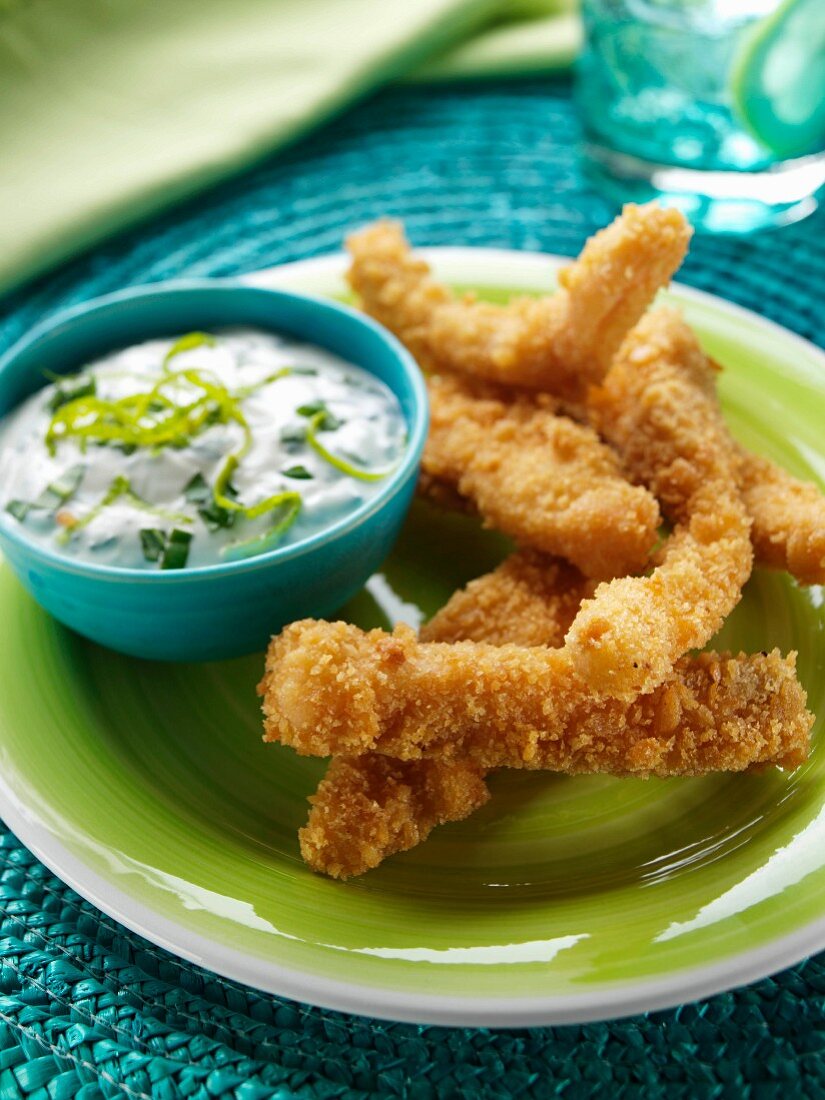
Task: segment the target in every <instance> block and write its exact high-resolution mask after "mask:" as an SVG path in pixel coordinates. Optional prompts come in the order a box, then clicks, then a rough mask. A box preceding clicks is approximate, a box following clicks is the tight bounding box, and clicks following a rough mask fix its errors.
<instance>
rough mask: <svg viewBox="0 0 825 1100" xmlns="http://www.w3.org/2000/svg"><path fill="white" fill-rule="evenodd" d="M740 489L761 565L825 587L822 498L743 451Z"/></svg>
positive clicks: (813, 488)
mask: <svg viewBox="0 0 825 1100" xmlns="http://www.w3.org/2000/svg"><path fill="white" fill-rule="evenodd" d="M741 457H742V465H741V477H742V491H743V494H744V497H745V504H746V506H747V509H748V511H749V512H750V514H751V516H752V517H753V529H752V532H751V538H752V540H753V547H754V550H755V552H756V558H757V561H758V562H759V564H760V565H768V566H771V567H772V568H774V569H787V570H788V572H789V573H791V574H793V576H794V577H796V579H797V580H798V581H800V582H801V583H802V584H825V496H823V495H822V493H821V492H820V490H819V489H818V488H817V486H816V485H813V484H811V483H810V482H807V481H800V480H799V479H798V478H795V477H793V476H792V475H791V474H789V473H788V472H787V471H786V470H783V469H782V468H781V467H780V466H777V465H775V463H773V462H770V461H769V460H768V459H766V458H758V457H757V456H756V455H752V454H749V453H748V452H747V451H744V450H743V451H742V452H741Z"/></svg>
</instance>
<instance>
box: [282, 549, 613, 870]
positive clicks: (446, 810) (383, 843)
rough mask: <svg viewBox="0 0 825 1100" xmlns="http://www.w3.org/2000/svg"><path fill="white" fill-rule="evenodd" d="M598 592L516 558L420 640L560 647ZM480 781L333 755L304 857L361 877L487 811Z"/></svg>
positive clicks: (456, 771)
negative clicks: (586, 600) (441, 828)
mask: <svg viewBox="0 0 825 1100" xmlns="http://www.w3.org/2000/svg"><path fill="white" fill-rule="evenodd" d="M592 587H593V582H592V581H587V580H585V579H584V578H583V577H582V576H581V574H580V573H578V572H577V571H576V570H575V569H574V568H573V567H572V566H571V565H568V564H567V563H566V562H557V561H553V560H552V559H548V558H544V557H542V555H541V554H537V553H535V552H532V551H522V552H519V553H515V554H512V555H511V556H510V557H509V558H507V559H506V560H505V561H504V562H502V564H501V565H500V566H499V567H498V568H497V569H495V570H493V572H492V573H487V574H486V575H485V576H483V577H479V578H477V579H476V580H474V581H470V583H469V584H468V585H467V587H466V588H464V589H461V590H460V591H458V592H456V593H455V594H454V595H453V596H452V597H451V598H450V600H449V601H448V603H447V604H446V605H445V607H443V608H442V609H441V610H440V611H439V612H437V613H436V615H435V616H434V617H433V618H432V619H431V620H430V621H429V623H427V624H426V625H425V626H424V627H423V628H422V630H421V632H420V637H421V638H422V639H424V640H429V641H442V642H449V641H454V640H458V639H460V638H462V637H463V638H468V639H476V640H478V641H488V642H492V643H504V642H515V643H517V644H519V645H560V644H561V641H562V639H563V638H564V633H565V631H566V630H567V627H568V626H569V625H570V623H571V621H572V619H573V616H574V615H575V614H576V609H577V608H578V606H579V603H580V602H581V600H582V598H583V596H584V595H586V594H587V593H589V592H590V591H591V590H592ZM484 775H485V769H482V768H479V767H478V766H477V765H476V764H473V763H472V761H461V760H458V761H442V760H412V761H398V760H393V759H392V758H391V757H388V756H382V755H381V754H379V753H365V754H364V755H362V756H353V757H333V759H332V762H331V763H330V766H329V769H328V770H327V774H326V776H325V778H324V779H323V780H322V782H321V784H320V786H319V787H318V790H317V792H316V793H315V794H314V795H313V796H312V797H311V799H310V802H311V803H312V809H311V810H310V814H309V820H308V821H307V823H306V825H305V826H304V828H303V829H301V831H300V832H299V834H298V838H299V841H300V844H301V855H302V856H303V857H304V860H305V862H306V863H307V864H308V865H309V866H310V867H312V869H313V870H315V871H321V872H323V873H324V874H328V875H332V876H333V877H335V878H349V877H351V876H352V875H360V874H363V873H364V872H365V871H369V870H371V869H372V868H373V867H377V866H378V864H379V863H381V862H382V861H383V860H384V859H386V858H387V856H390V855H393V854H394V853H395V852H402V851H407V849H409V848H413V847H414V846H415V845H416V844H420V843H421V842H422V841H423V840H425V839H426V838H427V837H428V836H429V834H430V832H431V831H432V829H433V828H434V827H435V826H436V825H441V824H444V823H445V822H447V821H460V820H462V819H463V818H465V817H467V816H469V814H471V813H472V812H473V811H474V810H476V809H478V808H479V807H480V806H483V805H484V803H485V802H486V801H487V800H488V798H489V792H488V790H487V786H486V784H485V783H484Z"/></svg>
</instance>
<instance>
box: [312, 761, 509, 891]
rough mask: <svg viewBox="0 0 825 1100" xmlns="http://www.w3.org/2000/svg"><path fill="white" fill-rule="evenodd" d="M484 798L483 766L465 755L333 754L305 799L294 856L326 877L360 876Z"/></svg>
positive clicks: (457, 818) (477, 805)
mask: <svg viewBox="0 0 825 1100" xmlns="http://www.w3.org/2000/svg"><path fill="white" fill-rule="evenodd" d="M489 798H490V792H489V790H488V789H487V784H486V783H485V782H484V772H483V770H482V769H481V768H479V767H477V766H476V765H475V764H473V763H472V762H471V761H469V760H453V761H449V762H446V761H442V760H393V759H392V758H391V757H389V756H382V755H380V754H379V753H367V754H366V755H365V756H355V757H345V756H337V757H334V758H333V759H332V761H331V762H330V765H329V768H328V770H327V774H326V775H325V777H324V778H323V779H322V780H321V783H320V785H319V787H318V790H317V792H316V793H315V794H314V795H312V796H311V798H310V802H311V803H312V809H311V811H310V815H309V820H308V821H307V823H306V825H305V826H304V827H303V829H301V830H300V832H299V833H298V839H299V841H300V845H301V855H302V856H303V858H304V860H305V862H306V863H307V864H308V865H309V866H310V867H312V869H313V870H315V871H321V872H323V873H324V874H327V875H332V876H333V877H334V878H350V877H351V876H352V875H362V874H363V873H364V872H365V871H369V870H371V869H372V868H373V867H377V866H378V864H379V863H381V862H382V860H384V859H386V858H387V856H389V855H393V854H394V853H395V852H406V851H407V850H408V849H409V848H414V847H415V846H416V845H417V844H420V843H421V842H422V841H423V840H426V838H427V837H428V836H429V835H430V833H431V832H432V830H433V829H434V828H435V826H436V825H441V824H443V823H444V822H447V821H460V820H461V819H462V818H465V817H468V816H469V815H470V814H471V813H473V811H474V810H477V809H479V808H480V807H481V806H483V805H484V803H485V802H487V801H488V800H489Z"/></svg>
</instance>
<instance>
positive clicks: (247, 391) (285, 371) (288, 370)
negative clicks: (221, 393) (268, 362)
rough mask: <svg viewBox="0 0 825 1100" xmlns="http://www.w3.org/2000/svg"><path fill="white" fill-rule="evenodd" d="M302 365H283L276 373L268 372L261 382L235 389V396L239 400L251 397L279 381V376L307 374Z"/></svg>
mask: <svg viewBox="0 0 825 1100" xmlns="http://www.w3.org/2000/svg"><path fill="white" fill-rule="evenodd" d="M305 373H306V372H305V371H302V370H301V368H300V367H282V368H281V369H280V370H276V371H275V373H274V374H268V375H267V376H266V378H262V379H261V380H260V382H255V383H254V384H253V385H251V386H241V388H240V389H239V390H235V397H236V398H238V399H239V400H243V398H244V397H250V396H251V395H252V394H253V393H257V392H258V390H262V389H263V388H264V386H269V385H270V384H271V383H272V382H277V381H278V379H279V378H286V377H287V376H288V375H290V374H305Z"/></svg>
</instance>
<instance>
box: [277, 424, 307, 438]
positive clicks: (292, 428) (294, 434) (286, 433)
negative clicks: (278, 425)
mask: <svg viewBox="0 0 825 1100" xmlns="http://www.w3.org/2000/svg"><path fill="white" fill-rule="evenodd" d="M279 439H280V441H281V443H306V440H307V432H306V428H303V427H301V425H300V424H294V425H293V424H288V425H287V426H286V427H285V428H283V429H282V430H281V434H280V436H279Z"/></svg>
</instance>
